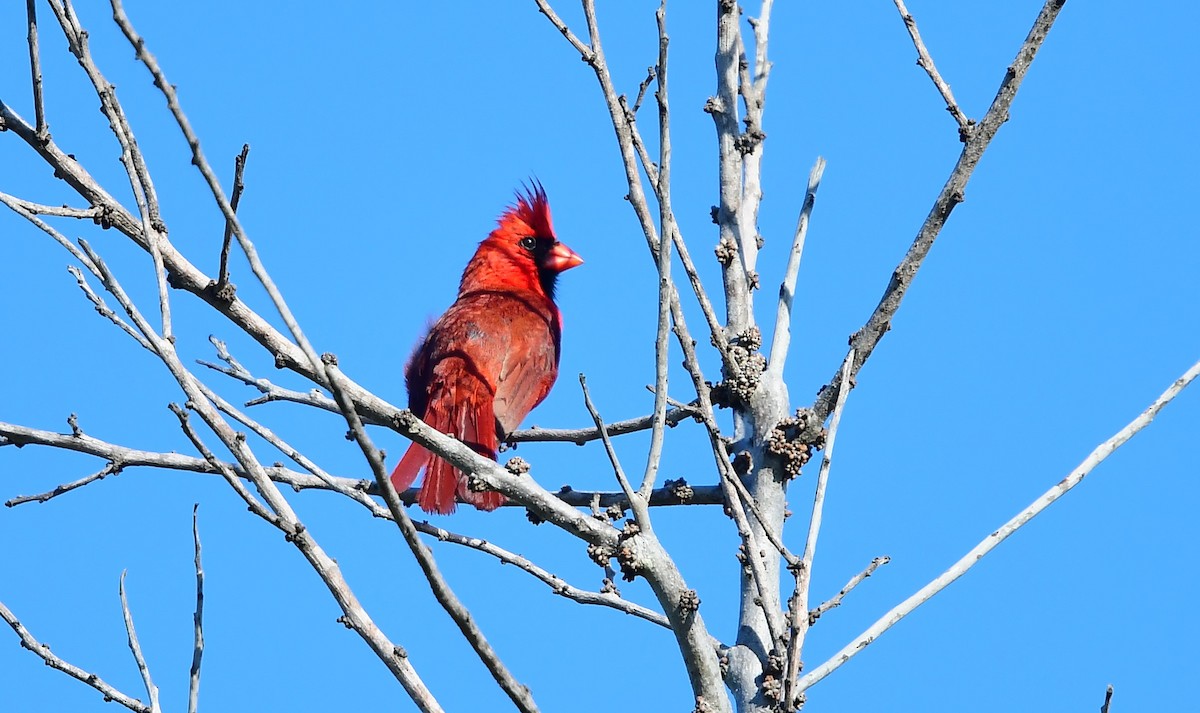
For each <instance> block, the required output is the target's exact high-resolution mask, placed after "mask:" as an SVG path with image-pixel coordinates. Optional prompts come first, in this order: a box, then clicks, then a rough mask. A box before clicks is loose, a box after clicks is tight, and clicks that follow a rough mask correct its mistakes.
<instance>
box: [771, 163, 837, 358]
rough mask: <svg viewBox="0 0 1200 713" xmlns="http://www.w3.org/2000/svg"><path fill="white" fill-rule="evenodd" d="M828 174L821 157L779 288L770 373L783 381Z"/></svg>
mask: <svg viewBox="0 0 1200 713" xmlns="http://www.w3.org/2000/svg"><path fill="white" fill-rule="evenodd" d="M824 173H825V159H823V158H821V157H820V156H818V157H817V161H816V163H814V164H813V167H812V171H810V172H809V174H808V190H806V191H805V193H804V204H803V205H802V206H801V208H800V217H799V218H797V219H796V235H795V237H794V238H792V251H791V252H790V253H788V262H787V269H786V270H785V272H784V276H783V284H781V285H780V286H779V307H778V308H777V309H776V311H775V332H774V333H773V334H772V337H771V354H770V356H769V357H768V360H767V370H768V371H769V372H770V373H771V375H772V376H773V377H774V378H776V379H782V378H783V363H784V362H785V361H786V360H787V354H788V348H789V346H790V345H791V341H792V300H793V299H795V297H796V279H797V277H798V276H799V275H800V257H801V255H803V254H804V241H805V238H806V237H807V236H808V220H809V217H810V216H811V215H812V210H813V205H814V204H815V203H816V200H817V189H818V188H819V187H820V186H821V176H822V175H824Z"/></svg>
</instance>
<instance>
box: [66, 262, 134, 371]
mask: <svg viewBox="0 0 1200 713" xmlns="http://www.w3.org/2000/svg"><path fill="white" fill-rule="evenodd" d="M67 272H69V273H71V275H72V276H73V277H74V278H75V282H76V284H78V285H79V289H81V290H83V295H84V297H87V299H88V302H91V303H92V306H94V307H95V308H96V312H98V313H99V314H100V316H101V317H104V318H105V319H107V320H108V321H110V322H112V323H113V324H115V325H117V326H118V327H120V328H121V331H123V332H125V333H126V334H128V335H129V336H130V337H131V338H132V339H133V340H134V341H136V342H137V343H138V344H140V345H141V346H142V348H143V349H145V350H147V351H149V352H153V351H154V347H153V346H152V345H151V344H150V342H149V341H148V340H147V339H146V338H145V337H143V336H142V335H141V333H140V332H138V331H137V330H136V329H134V328H133V327H131V326H129V323H128V322H126V321H125V320H123V319H121V317H120V316H119V315H118V314H117V313H116V312H114V311H113V309H112V308H111V307H109V306H108V303H106V302H105V301H104V299H103V298H101V297H100V296H99V295H97V294H96V293H95V291H93V290H92V286H91V285H89V284H88V281H87V278H85V277H84V276H83V271H82V270H80V269H79V268H77V267H75V266H74V265H68V266H67Z"/></svg>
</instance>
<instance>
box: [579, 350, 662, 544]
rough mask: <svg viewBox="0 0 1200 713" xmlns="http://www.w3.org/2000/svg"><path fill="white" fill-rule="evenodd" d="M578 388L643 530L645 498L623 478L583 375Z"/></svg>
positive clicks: (645, 514)
mask: <svg viewBox="0 0 1200 713" xmlns="http://www.w3.org/2000/svg"><path fill="white" fill-rule="evenodd" d="M579 387H580V388H581V389H583V405H584V406H585V407H586V408H587V410H588V413H590V414H591V415H592V420H593V421H595V422H596V429H597V430H598V431H600V440H601V441H602V442H603V443H604V452H605V453H607V454H608V462H609V463H611V464H612V468H613V473H614V474H615V475H616V476H617V484H618V485H620V486H621V492H623V493H625V497H626V498H627V499H628V500H629V503H630V506H631V509H632V510H633V515H634V519H635V520H636V522H637V524H638V525H640V526H641V527H642V528H643V529H645V528H647V527H648V526H649V525H648V522H649V517H650V513H649V512H648V511H647V509H646V498H644V497H642V495H641V494H640V493H638V491H636V490H634V489H633V485H632V484H630V482H629V478H627V477H625V470H624V469H623V468H622V467H621V460H620V459H619V458H617V452H616V450H614V449H613V445H612V441H611V440H609V438H608V432H607V431H606V430H605V428H604V419H603V418H601V417H600V412H599V411H597V410H596V405H595V404H593V403H592V395H591V393H590V392H589V391H588V387H587V377H585V376H584V375H583V374H580V375H579Z"/></svg>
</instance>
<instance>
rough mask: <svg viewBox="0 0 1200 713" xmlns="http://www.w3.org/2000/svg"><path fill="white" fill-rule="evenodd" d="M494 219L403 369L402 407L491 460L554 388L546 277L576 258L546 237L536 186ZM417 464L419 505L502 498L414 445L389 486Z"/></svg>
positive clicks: (545, 212) (552, 316)
mask: <svg viewBox="0 0 1200 713" xmlns="http://www.w3.org/2000/svg"><path fill="white" fill-rule="evenodd" d="M497 222H498V225H497V227H496V229H495V230H493V231H492V232H491V234H490V235H488V237H487V239H486V240H484V241H483V242H482V243H480V244H479V249H478V250H476V251H475V256H474V257H472V258H471V261H470V262H468V263H467V268H466V269H465V270H464V271H463V276H462V281H461V282H460V283H459V286H458V299H456V300H455V302H454V304H453V305H451V306H450V309H448V310H446V313H445V314H443V315H442V316H441V318H440V319H438V321H437V322H436V323H434V325H433V327H431V328H430V329H429V333H428V334H427V335H425V338H424V339H422V340H420V341H419V342H418V343H417V347H416V349H415V350H414V351H413V355H412V357H411V358H410V359H409V362H408V366H407V367H405V369H404V380H405V383H406V384H407V386H408V407H409V409H410V410H411V411H412V412H413V413H414V414H416V415H417V416H419V417H420V418H421V420H423V421H425V423H427V424H429V425H430V426H432V427H433V428H436V429H437V430H439V431H441V432H442V433H446V434H449V435H451V436H454V437H455V438H457V439H459V440H460V441H462V442H463V443H465V444H467V445H468V446H470V447H471V448H472V449H474V450H475V452H477V453H479V454H480V455H485V456H487V457H488V458H492V459H493V460H494V459H495V458H496V450H497V448H498V447H499V444H500V441H501V439H503V438H504V437H505V435H507V434H508V433H510V432H511V431H513V430H515V429H516V428H517V426H518V425H520V423H521V419H523V418H525V415H526V414H528V413H529V411H530V409H532V408H533V407H534V406H537V405H538V404H539V403H541V401H542V399H544V398H546V394H548V393H550V387H551V386H553V385H554V379H555V377H557V376H558V355H559V344H560V339H561V336H562V315H561V314H559V311H558V308H557V307H556V306H555V305H554V284H555V281H556V280H557V279H558V274H559V273H560V272H562V271H564V270H569V269H571V268H572V267H575V266H576V265H580V264H582V263H583V260H582V259H580V257H579V256H578V255H576V254H575V252H574V251H572V250H571V249H570V248H568V247H567V246H566V245H563V244H562V243H560V242H558V239H557V238H556V237H555V236H554V227H553V226H552V225H551V223H550V205H549V203H547V202H546V192H545V191H544V190H543V189H542V186H541V185H540V184H535V186H534V187H533V188H532V189H528V190H527V191H526V192H525V193H524V194H522V193H518V194H517V202H516V205H513V206H511V207H509V208H508V209H507V210H506V211H505V212H504V213H503V214H502V215H501V216H500V218H499V220H498V221H497ZM422 468H425V480H424V482H422V483H421V492H420V494H419V495H418V496H417V504H419V505H420V506H421V509H423V510H425V511H426V512H436V513H443V514H446V513H451V512H454V507H455V494H456V493H457V495H458V496H459V497H461V498H462V499H463V501H465V502H469V503H471V504H472V505H474V506H475V507H477V508H479V509H480V510H494V509H496V508H498V507H500V506H501V505H503V504H504V501H505V500H504V496H503V495H501V494H500V493H496V492H475V491H472V490H471V489H470V488H468V487H467V476H466V475H465V474H464V473H462V472H460V471H457V470H455V469H454V467H453V466H451V465H450V464H449V463H448V462H446V461H445V460H442V459H441V458H438V457H436V456H434V455H433V454H432V453H430V452H429V451H428V450H426V449H425V448H423V447H421V446H420V445H418V444H416V443H413V444H412V445H410V446H409V447H408V451H407V452H405V454H404V457H403V458H401V459H400V462H399V463H398V464H397V465H396V469H395V470H394V471H392V484H393V485H395V486H396V490H398V491H402V490H404V489H405V488H407V487H408V486H410V485H412V482H413V480H414V479H416V477H417V473H418V472H419V471H420V470H421V469H422Z"/></svg>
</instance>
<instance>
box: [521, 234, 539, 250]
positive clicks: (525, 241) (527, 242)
mask: <svg viewBox="0 0 1200 713" xmlns="http://www.w3.org/2000/svg"><path fill="white" fill-rule="evenodd" d="M521 247H523V248H525V249H526V250H530V251H532V250H533V249H534V248H536V247H537V238H535V237H533V236H532V235H531V236H529V237H525V238H521Z"/></svg>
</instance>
